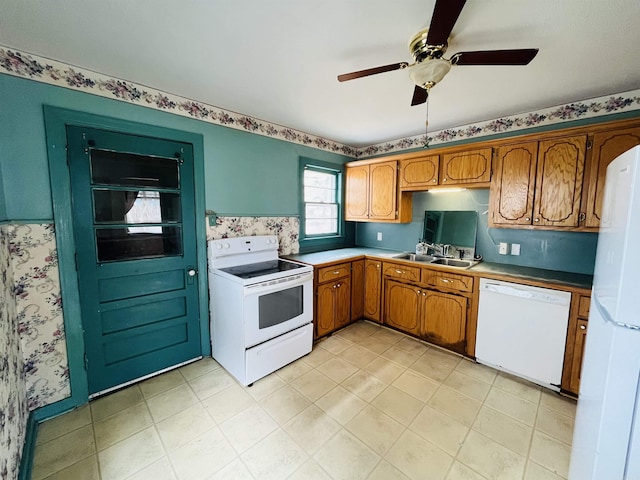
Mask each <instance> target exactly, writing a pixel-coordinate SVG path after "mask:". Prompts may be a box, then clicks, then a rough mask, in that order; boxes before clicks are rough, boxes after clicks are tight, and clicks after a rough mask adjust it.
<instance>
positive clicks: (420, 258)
mask: <svg viewBox="0 0 640 480" xmlns="http://www.w3.org/2000/svg"><path fill="white" fill-rule="evenodd" d="M393 258H397V259H400V260H410V261H412V262H425V263H432V262H433V261H434V260H435V259H436V257H434V256H432V255H420V254H417V253H402V254H400V255H396V256H395V257H393Z"/></svg>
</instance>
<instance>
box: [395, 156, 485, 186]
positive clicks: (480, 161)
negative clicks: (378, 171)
mask: <svg viewBox="0 0 640 480" xmlns="http://www.w3.org/2000/svg"><path fill="white" fill-rule="evenodd" d="M490 180H491V148H482V149H476V150H463V151H458V152H452V153H445V154H443V155H433V154H429V155H427V154H425V153H424V152H422V153H420V154H417V155H411V156H407V157H405V158H403V159H401V160H400V182H399V183H400V189H401V190H406V191H420V190H429V189H431V188H433V187H435V186H447V187H448V186H452V187H455V186H459V185H464V186H466V187H471V186H473V187H488V186H489V181H490Z"/></svg>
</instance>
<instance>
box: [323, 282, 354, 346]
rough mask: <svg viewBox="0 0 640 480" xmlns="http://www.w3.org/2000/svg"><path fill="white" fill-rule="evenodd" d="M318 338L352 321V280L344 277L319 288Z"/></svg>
mask: <svg viewBox="0 0 640 480" xmlns="http://www.w3.org/2000/svg"><path fill="white" fill-rule="evenodd" d="M316 292H317V299H316V302H317V303H316V337H322V336H324V335H326V334H328V333H331V332H332V331H334V330H337V329H338V328H342V327H344V326H345V325H347V324H348V323H349V322H350V321H351V317H350V315H351V278H350V277H344V278H341V279H339V280H334V281H332V282H327V283H323V284H321V285H318V287H317V290H316Z"/></svg>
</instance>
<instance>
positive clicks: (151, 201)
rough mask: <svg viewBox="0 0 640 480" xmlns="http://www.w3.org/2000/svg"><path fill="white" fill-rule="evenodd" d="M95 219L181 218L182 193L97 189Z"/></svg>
mask: <svg viewBox="0 0 640 480" xmlns="http://www.w3.org/2000/svg"><path fill="white" fill-rule="evenodd" d="M93 202H94V209H95V221H96V223H128V224H136V223H166V222H179V221H180V195H179V194H177V193H166V192H157V191H148V190H147V191H145V190H141V191H139V190H106V189H95V190H94V191H93Z"/></svg>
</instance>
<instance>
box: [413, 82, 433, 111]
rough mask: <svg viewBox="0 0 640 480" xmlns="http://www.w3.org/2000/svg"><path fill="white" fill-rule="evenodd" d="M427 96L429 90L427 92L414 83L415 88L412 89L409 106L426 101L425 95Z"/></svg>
mask: <svg viewBox="0 0 640 480" xmlns="http://www.w3.org/2000/svg"><path fill="white" fill-rule="evenodd" d="M428 96H429V92H427V89H426V88H422V87H420V86H418V85H416V88H414V89H413V98H412V99H411V106H412V107H413V106H415V105H420V104H421V103H424V102H426V101H427V97H428Z"/></svg>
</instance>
